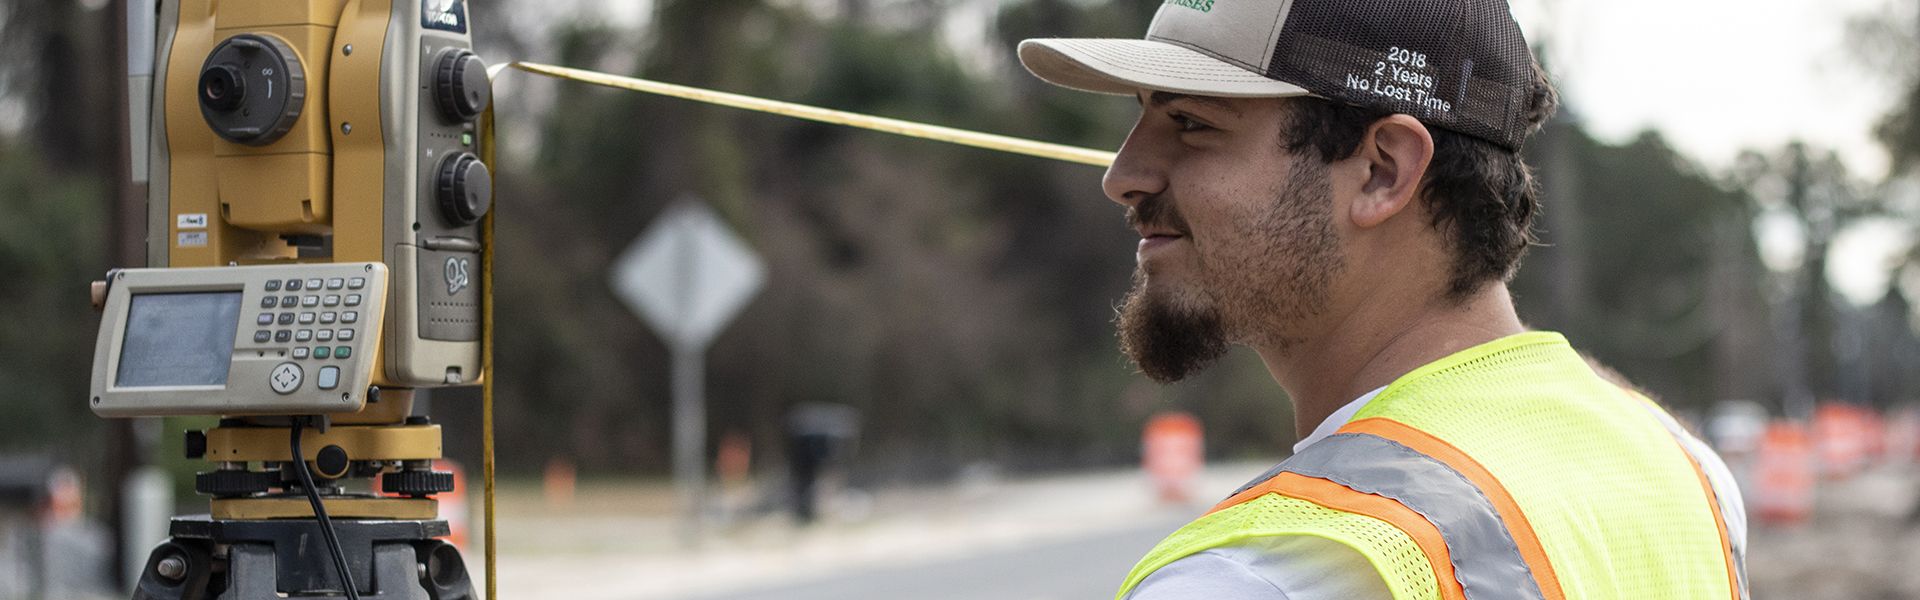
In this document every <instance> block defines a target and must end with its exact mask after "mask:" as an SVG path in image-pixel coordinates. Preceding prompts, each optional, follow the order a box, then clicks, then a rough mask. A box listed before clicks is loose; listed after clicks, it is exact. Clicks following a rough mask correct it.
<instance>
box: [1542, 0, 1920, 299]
mask: <svg viewBox="0 0 1920 600" xmlns="http://www.w3.org/2000/svg"><path fill="white" fill-rule="evenodd" d="M1512 1H1513V11H1514V18H1515V19H1516V20H1518V21H1519V22H1520V25H1521V28H1522V29H1523V30H1524V31H1526V32H1527V35H1528V37H1529V38H1530V39H1531V40H1533V41H1535V42H1536V43H1541V42H1544V43H1545V44H1546V45H1547V46H1548V50H1547V55H1546V56H1545V57H1544V58H1545V60H1547V61H1548V65H1549V69H1550V71H1551V72H1552V73H1553V74H1554V76H1555V77H1556V78H1557V79H1559V80H1560V84H1561V88H1562V90H1561V91H1562V93H1563V94H1564V95H1565V97H1566V98H1567V101H1568V102H1567V104H1568V105H1569V106H1571V107H1573V114H1574V115H1575V116H1576V118H1578V119H1580V120H1581V122H1582V125H1584V126H1585V127H1586V128H1587V129H1588V130H1589V131H1590V132H1592V133H1593V134H1595V135H1596V136H1597V137H1599V138H1601V139H1603V140H1609V141H1614V142H1620V141H1625V140H1627V139H1630V138H1632V137H1633V136H1635V135H1638V134H1639V133H1640V132H1641V131H1644V130H1647V129H1656V130H1659V131H1660V133H1661V135H1663V136H1664V137H1665V138H1666V139H1667V140H1668V142H1669V143H1671V144H1672V145H1673V146H1675V147H1676V148H1678V149H1679V150H1680V151H1681V152H1682V153H1683V154H1686V155H1688V156H1690V157H1693V158H1694V159H1695V160H1696V161H1698V162H1699V163H1700V164H1701V165H1702V166H1704V167H1706V168H1707V169H1709V170H1710V171H1720V170H1723V169H1725V168H1726V167H1728V166H1729V165H1731V164H1732V162H1733V159H1734V158H1735V157H1736V156H1738V155H1739V153H1740V152H1741V151H1742V150H1745V149H1750V148H1760V149H1767V148H1779V147H1780V146H1782V145H1784V144H1785V143H1787V142H1788V141H1790V140H1794V139H1800V140H1804V141H1806V142H1808V143H1809V144H1810V146H1812V147H1814V148H1826V149H1832V150H1835V151H1837V152H1839V153H1840V156H1841V158H1842V159H1843V160H1844V161H1845V162H1846V163H1847V165H1848V167H1849V168H1850V169H1851V170H1852V171H1853V172H1854V173H1855V174H1856V175H1858V176H1860V177H1862V178H1864V179H1877V178H1878V177H1880V176H1881V175H1883V174H1884V173H1886V169H1887V156H1886V153H1885V152H1884V151H1883V150H1882V149H1881V148H1880V146H1879V145H1878V144H1877V143H1876V142H1875V141H1874V140H1873V137H1872V128H1873V125H1874V123H1875V122H1876V121H1877V120H1878V119H1879V117H1880V115H1881V114H1884V113H1885V112H1886V111H1887V109H1888V107H1889V106H1890V104H1891V102H1892V99H1893V89H1892V88H1891V87H1890V86H1889V85H1888V84H1887V83H1886V82H1885V78H1884V77H1875V73H1874V72H1873V71H1872V69H1873V68H1874V67H1873V66H1872V63H1871V60H1872V59H1873V58H1874V57H1861V56H1860V55H1859V53H1858V51H1857V50H1856V49H1855V48H1854V47H1853V46H1852V45H1850V44H1849V40H1848V27H1847V24H1848V21H1849V20H1850V19H1854V18H1856V17H1857V16H1858V15H1862V14H1874V13H1876V11H1878V10H1879V9H1880V8H1881V7H1882V6H1884V4H1883V3H1884V2H1887V1H1888V0H1512ZM1907 60H1911V59H1907ZM1756 231H1757V233H1758V234H1759V236H1760V239H1761V244H1762V246H1763V248H1762V250H1763V256H1765V257H1767V258H1768V259H1769V260H1768V262H1769V263H1770V264H1771V265H1772V266H1775V267H1776V268H1780V267H1784V266H1786V265H1787V264H1790V263H1791V262H1792V261H1797V260H1798V250H1797V246H1799V242H1800V240H1801V236H1800V234H1799V231H1798V230H1797V228H1795V227H1794V226H1793V225H1792V224H1791V223H1783V222H1782V220H1780V219H1766V218H1763V219H1762V223H1761V224H1760V225H1759V226H1758V227H1757V228H1756ZM1911 232H1912V228H1910V227H1905V226H1902V224H1898V223H1889V222H1871V223H1865V224H1863V225H1862V226H1860V227H1856V228H1854V229H1853V230H1850V231H1847V232H1845V233H1844V234H1843V235H1842V236H1841V237H1840V239H1839V240H1838V241H1837V243H1836V244H1835V249H1834V254H1833V256H1832V258H1833V260H1832V271H1831V272H1830V273H1829V280H1830V281H1831V282H1832V283H1833V284H1834V288H1835V289H1836V290H1837V291H1839V292H1840V293H1841V294H1842V295H1844V296H1845V297H1847V298H1848V299H1850V300H1852V301H1854V302H1856V303H1868V302H1872V301H1874V300H1878V299H1879V298H1880V296H1881V295H1883V294H1884V293H1885V292H1886V287H1887V285H1888V283H1889V282H1888V270H1887V267H1886V265H1887V264H1889V261H1891V260H1893V257H1894V256H1896V255H1898V254H1899V253H1900V252H1902V251H1903V250H1904V249H1905V248H1906V247H1907V246H1908V245H1909V244H1911V237H1910V236H1911Z"/></svg>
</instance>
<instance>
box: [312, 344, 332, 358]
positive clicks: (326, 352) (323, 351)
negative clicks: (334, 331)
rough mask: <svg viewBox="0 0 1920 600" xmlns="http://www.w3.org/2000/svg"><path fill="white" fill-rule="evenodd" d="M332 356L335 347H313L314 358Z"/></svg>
mask: <svg viewBox="0 0 1920 600" xmlns="http://www.w3.org/2000/svg"><path fill="white" fill-rule="evenodd" d="M332 356H333V349H332V348H329V347H326V346H314V347H313V357H314V358H331V357H332Z"/></svg>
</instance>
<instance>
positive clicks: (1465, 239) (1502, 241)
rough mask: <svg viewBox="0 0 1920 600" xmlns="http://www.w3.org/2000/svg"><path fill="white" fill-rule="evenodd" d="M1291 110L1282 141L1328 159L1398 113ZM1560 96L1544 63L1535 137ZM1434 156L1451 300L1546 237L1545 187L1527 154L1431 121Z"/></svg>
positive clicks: (1530, 100) (1430, 171) (1431, 179)
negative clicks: (1449, 256) (1539, 216)
mask: <svg viewBox="0 0 1920 600" xmlns="http://www.w3.org/2000/svg"><path fill="white" fill-rule="evenodd" d="M1292 104H1293V106H1292V107H1291V110H1289V111H1287V112H1288V123H1287V124H1286V127H1285V128H1284V129H1283V131H1282V133H1281V136H1282V139H1281V143H1282V145H1283V146H1284V147H1285V148H1286V149H1287V151H1289V152H1294V153H1300V152H1304V151H1307V150H1313V151H1316V152H1317V153H1318V154H1319V158H1320V159H1321V160H1323V161H1326V162H1332V161H1335V160H1338V159H1342V158H1346V157H1349V156H1352V155H1353V153H1354V151H1356V150H1358V149H1359V147H1360V140H1361V138H1362V137H1364V136H1365V135H1366V131H1367V127H1368V126H1369V125H1372V124H1373V122H1374V121H1377V120H1380V119H1381V118H1383V117H1386V116H1388V115H1389V114H1392V113H1391V112H1390V111H1386V110H1382V109H1379V108H1368V107H1360V106H1353V105H1350V104H1345V103H1341V102H1337V101H1332V100H1324V99H1320V98H1299V99H1297V100H1296V101H1295V102H1293V103H1292ZM1559 104H1560V101H1559V95H1558V94H1557V93H1556V92H1555V91H1554V89H1553V84H1552V83H1551V82H1549V81H1547V74H1546V71H1545V70H1544V69H1541V68H1540V65H1539V64H1535V65H1533V85H1532V88H1531V89H1530V90H1528V94H1527V106H1526V113H1525V118H1526V120H1527V135H1529V136H1531V135H1532V134H1533V133H1534V132H1537V131H1538V130H1539V129H1540V126H1541V125H1542V124H1543V123H1545V122H1546V120H1547V118H1548V117H1551V116H1553V113H1554V110H1555V109H1557V108H1558V107H1559ZM1428 131H1430V132H1431V133H1432V135H1433V161H1432V162H1431V163H1429V164H1428V165H1427V173H1426V175H1425V177H1423V178H1422V184H1423V185H1422V186H1421V197H1424V198H1426V201H1427V202H1428V203H1429V206H1430V208H1431V209H1432V210H1433V226H1434V227H1435V228H1438V229H1440V230H1441V231H1442V232H1444V233H1445V234H1446V237H1447V239H1448V240H1450V241H1451V242H1453V246H1454V248H1453V249H1454V254H1453V273H1452V274H1451V277H1450V279H1449V282H1448V285H1447V298H1448V299H1449V300H1452V301H1455V302H1458V301H1462V300H1465V299H1466V298H1467V297H1468V296H1470V295H1472V294H1473V292H1474V291H1475V290H1478V289H1480V286H1481V285H1483V284H1485V283H1486V282H1488V281H1493V280H1498V281H1500V282H1503V283H1504V282H1506V281H1508V280H1510V279H1512V278H1513V274H1514V271H1515V270H1517V269H1518V268H1519V266H1520V257H1521V256H1523V255H1525V254H1526V253H1527V248H1528V247H1529V246H1531V245H1533V244H1534V243H1536V242H1537V241H1538V239H1537V238H1535V237H1534V234H1533V217H1534V214H1535V213H1537V212H1539V208H1540V186H1539V184H1538V183H1537V182H1535V181H1534V178H1533V169H1532V168H1531V167H1528V166H1527V163H1526V161H1525V160H1523V159H1522V157H1521V156H1520V153H1519V152H1516V151H1513V150H1508V149H1506V148H1505V147H1502V146H1500V145H1499V144H1495V143H1493V142H1489V141H1487V140H1483V139H1480V138H1477V137H1473V136H1470V135H1466V134H1463V133H1459V132H1456V131H1452V130H1448V129H1442V128H1439V127H1432V126H1429V127H1428Z"/></svg>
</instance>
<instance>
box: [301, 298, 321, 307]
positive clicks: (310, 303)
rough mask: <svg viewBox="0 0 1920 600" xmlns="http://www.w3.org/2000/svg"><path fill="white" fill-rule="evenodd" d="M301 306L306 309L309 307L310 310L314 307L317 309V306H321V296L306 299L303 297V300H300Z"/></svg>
mask: <svg viewBox="0 0 1920 600" xmlns="http://www.w3.org/2000/svg"><path fill="white" fill-rule="evenodd" d="M300 305H301V306H305V307H308V308H312V307H315V306H319V305H320V297H319V296H306V297H303V298H301V299H300Z"/></svg>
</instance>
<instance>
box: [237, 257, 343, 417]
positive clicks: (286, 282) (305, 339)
mask: <svg viewBox="0 0 1920 600" xmlns="http://www.w3.org/2000/svg"><path fill="white" fill-rule="evenodd" d="M366 287H367V280H366V278H364V277H351V278H349V277H332V278H325V279H320V278H302V279H276V280H270V281H268V282H267V283H266V284H265V285H263V286H262V288H263V289H264V291H267V292H274V291H281V290H285V291H290V292H297V291H301V290H308V291H324V290H363V289H366ZM365 302H366V295H365V294H312V295H292V296H262V297H261V298H260V307H261V308H265V309H278V310H267V311H265V312H260V313H257V314H255V315H254V324H255V325H258V326H260V327H262V328H263V329H257V330H255V331H254V332H253V342H254V343H255V344H288V345H289V346H288V347H283V348H280V350H281V351H282V352H283V354H282V356H286V357H289V358H291V359H292V360H298V361H302V363H300V364H306V363H305V361H309V360H315V361H330V360H341V361H346V360H352V359H353V357H354V354H355V352H354V348H353V346H352V345H350V344H351V343H352V342H353V341H354V338H355V337H357V336H358V335H359V332H358V331H357V330H356V329H355V328H354V325H356V324H358V323H359V322H360V311H358V310H347V311H334V310H325V311H321V310H312V311H308V310H298V309H301V308H313V307H324V308H332V307H341V306H344V307H359V306H361V305H362V304H365ZM316 324H317V325H320V327H312V326H313V325H316ZM301 326H306V327H301ZM294 344H298V345H294ZM287 365H289V366H290V367H291V368H288V367H277V369H278V370H279V371H283V373H281V374H280V378H281V380H282V381H280V382H278V383H276V385H281V386H282V387H286V386H289V385H290V386H293V387H296V388H297V387H298V384H297V383H288V382H289V381H291V378H292V377H294V375H291V374H290V373H286V372H298V371H300V369H301V367H299V364H295V363H287ZM305 368H309V369H318V370H317V371H312V372H311V373H317V374H318V377H319V380H318V381H316V383H320V384H324V385H322V386H321V389H329V390H331V389H336V388H338V387H339V386H341V385H344V384H346V383H347V382H345V381H343V380H342V378H343V377H344V375H345V374H344V373H342V370H343V369H344V367H341V366H334V365H316V366H312V367H305ZM287 393H291V392H287Z"/></svg>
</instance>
